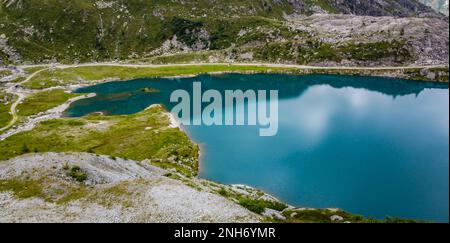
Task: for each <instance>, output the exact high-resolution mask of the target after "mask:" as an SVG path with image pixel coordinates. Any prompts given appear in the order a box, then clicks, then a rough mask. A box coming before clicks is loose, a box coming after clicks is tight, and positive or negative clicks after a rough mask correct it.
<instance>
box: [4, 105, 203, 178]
mask: <svg viewBox="0 0 450 243" xmlns="http://www.w3.org/2000/svg"><path fill="white" fill-rule="evenodd" d="M164 112H165V111H164V110H163V108H160V107H154V108H151V109H148V110H146V111H142V112H140V113H137V114H134V115H128V116H94V115H92V116H87V117H84V118H64V119H55V120H49V121H45V122H42V123H40V124H39V125H38V126H37V127H36V128H35V129H33V130H32V131H27V132H22V133H18V134H15V135H13V136H11V137H9V138H7V139H5V140H3V141H0V160H7V159H10V158H13V157H16V156H18V155H21V154H26V153H30V152H33V151H39V152H90V153H95V154H102V155H109V156H114V157H120V158H125V159H132V160H137V161H142V160H145V159H150V160H151V161H158V162H157V163H158V165H160V166H161V167H163V168H164V167H172V168H179V171H180V172H181V173H183V174H185V175H187V176H193V175H196V174H197V168H198V151H199V148H198V146H197V145H195V144H193V143H192V142H191V141H190V140H189V138H188V137H187V136H186V135H185V134H184V133H183V132H182V131H181V130H180V129H178V128H168V125H169V122H170V121H169V119H168V117H167V115H166V114H165V113H164ZM147 127H152V128H153V129H151V130H148V129H146V128H147ZM25 146H26V148H27V149H26V150H23V148H24V147H25ZM174 157H175V158H176V160H175V161H173V160H172V159H169V158H174Z"/></svg>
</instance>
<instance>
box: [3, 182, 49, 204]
mask: <svg viewBox="0 0 450 243" xmlns="http://www.w3.org/2000/svg"><path fill="white" fill-rule="evenodd" d="M5 191H11V192H13V193H14V195H15V196H16V197H18V198H20V199H26V198H31V197H44V192H43V187H42V185H41V183H40V182H39V181H35V180H20V179H10V180H0V192H5Z"/></svg>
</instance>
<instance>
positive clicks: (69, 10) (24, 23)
mask: <svg viewBox="0 0 450 243" xmlns="http://www.w3.org/2000/svg"><path fill="white" fill-rule="evenodd" d="M317 14H320V16H322V17H320V21H321V23H324V24H325V25H327V26H330V27H331V26H332V24H335V23H336V21H335V18H336V16H337V15H336V14H340V15H342V14H343V16H344V17H343V18H345V20H340V25H339V26H346V27H348V28H347V29H360V28H361V29H364V31H365V33H364V36H361V35H358V36H357V37H353V36H352V35H349V33H348V31H346V30H343V31H342V32H339V31H340V30H341V28H337V30H338V31H337V33H336V34H335V37H333V38H331V37H330V36H329V35H327V34H326V33H325V34H324V33H322V32H320V31H313V32H311V31H309V26H308V25H309V24H308V21H309V20H311V19H310V18H309V17H308V16H312V15H313V16H317ZM323 14H326V15H323ZM327 14H332V15H327ZM349 14H352V15H349ZM355 14H356V15H361V16H372V17H373V18H367V20H368V21H360V17H355ZM381 16H384V17H381ZM353 17H355V20H356V21H359V23H355V22H354V21H353V20H352V18H353ZM386 17H391V19H389V20H390V21H391V22H392V24H389V26H385V24H386V19H384V18H386ZM378 18H380V19H378ZM417 18H420V20H418V19H417ZM293 19H294V20H296V25H297V27H296V28H291V27H292V24H291V21H292V20H293ZM302 19H305V21H301V20H302ZM308 19H309V20H308ZM447 21H448V19H447V18H445V17H444V16H443V15H440V14H438V13H436V12H435V11H433V10H432V9H431V8H429V7H426V6H425V5H423V4H421V3H419V2H418V1H416V0H389V1H387V0H377V1H375V0H370V1H354V0H340V1H335V0H320V1H306V0H272V1H270V0H257V1H225V0H215V1H212V0H202V1H198V0H195V1H194V0H184V1H175V0H173V1H152V2H148V1H138V0H126V1H125V0H121V1H119V0H116V1H112V0H111V1H100V0H89V1H84V0H70V1H69V0H50V1H40V0H39V1H38V0H2V1H0V60H1V62H2V63H3V64H11V63H23V62H25V63H42V62H46V63H47V62H66V63H73V62H92V61H110V60H124V59H134V60H139V61H149V59H151V58H154V57H156V56H160V55H163V56H164V55H169V54H180V53H182V54H189V55H191V56H189V55H188V56H187V57H186V56H185V57H184V58H182V59H184V60H187V61H190V60H192V55H193V56H196V57H198V56H202V58H203V59H206V60H208V61H236V60H238V59H244V60H247V59H248V60H249V61H252V60H254V61H264V62H280V63H293V62H294V63H298V64H315V63H326V62H336V63H338V64H340V62H341V61H344V63H343V64H340V65H344V64H346V63H348V62H345V61H349V62H350V63H353V64H354V65H359V62H361V61H366V62H368V63H373V64H377V65H378V64H379V63H385V62H386V61H388V62H387V63H385V64H386V65H389V64H392V63H394V64H395V65H408V64H414V63H427V62H443V63H448V55H447V53H448V47H446V46H444V44H446V43H448V22H447ZM303 23H304V24H303ZM405 23H406V24H408V23H409V26H415V27H416V28H414V32H413V31H408V28H407V27H408V26H405ZM357 24H360V25H357ZM364 25H368V26H370V28H365V26H364ZM445 26H446V27H445ZM405 31H406V32H408V33H407V34H406V35H404V32H405ZM446 34H447V35H446ZM342 35H345V36H346V39H345V42H342V38H340V36H342ZM362 37H363V38H362ZM385 39H387V41H388V42H386V41H384V40H385ZM391 40H396V41H395V42H394V43H392V42H391ZM336 43H338V44H339V45H336ZM361 43H362V46H360V44H361ZM366 43H370V44H371V45H369V46H367V45H366ZM286 44H288V46H286ZM272 45H274V46H272ZM292 45H294V46H296V48H292ZM300 45H301V46H302V47H303V48H302V49H300V50H299V48H298V46H300ZM368 48H369V49H370V50H373V52H375V53H370V55H368V56H367V57H361V53H360V52H361V50H366V49H368ZM249 49H254V50H249ZM205 51H208V52H212V53H205ZM305 52H306V53H305ZM424 52H426V53H431V54H427V55H426V56H425V57H424V56H423V53H424ZM299 53H300V54H299ZM293 54H294V55H296V56H295V57H293V56H292V55H293ZM176 59H180V58H176ZM176 59H175V60H176ZM424 59H426V60H424ZM392 60H394V61H392ZM158 61H160V62H161V61H162V62H173V60H171V59H170V58H169V59H164V58H163V59H159V60H158Z"/></svg>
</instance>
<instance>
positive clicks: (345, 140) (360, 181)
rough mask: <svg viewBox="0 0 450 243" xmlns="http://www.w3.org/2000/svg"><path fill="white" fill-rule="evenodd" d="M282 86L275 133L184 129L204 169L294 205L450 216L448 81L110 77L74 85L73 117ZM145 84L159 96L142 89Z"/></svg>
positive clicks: (213, 177) (381, 213)
mask: <svg viewBox="0 0 450 243" xmlns="http://www.w3.org/2000/svg"><path fill="white" fill-rule="evenodd" d="M194 81H201V82H202V86H203V89H204V90H206V89H217V90H220V91H224V90H235V89H241V90H247V89H255V90H262V89H265V90H279V96H280V97H279V98H280V103H279V123H280V124H279V132H278V134H277V136H274V137H260V136H259V128H258V127H252V126H231V127H230V126H213V127H207V126H187V127H185V128H186V130H187V132H188V133H189V135H190V136H191V138H192V139H193V140H195V141H196V142H197V143H199V144H201V145H202V153H203V155H202V160H201V168H200V170H201V171H200V175H201V177H203V178H207V179H211V180H214V181H218V182H221V183H227V184H247V185H251V186H253V187H256V188H260V189H263V190H265V191H267V192H269V193H271V194H273V195H275V196H277V197H278V198H280V199H281V200H284V201H286V202H288V203H290V204H293V205H297V206H306V207H320V208H322V207H337V208H343V209H345V210H348V211H350V212H352V213H357V214H363V215H365V216H373V217H377V218H384V217H385V216H398V217H406V218H415V219H423V220H433V221H444V222H448V220H449V217H448V215H449V210H448V208H449V176H448V174H449V142H448V139H449V92H448V86H447V85H442V84H431V83H424V82H411V81H404V80H395V79H385V78H368V77H347V76H331V75H308V76H293V75H275V74H270V75H268V74H255V75H240V74H226V75H219V76H210V75H201V76H199V77H195V78H180V79H162V78H159V79H139V80H132V81H126V82H111V83H104V84H99V85H95V86H91V87H87V88H81V89H79V90H78V91H77V92H95V93H97V94H98V96H97V97H94V98H90V99H86V100H81V101H78V102H76V103H74V104H73V105H72V106H71V107H70V108H69V109H68V111H67V112H66V115H67V116H75V117H76V116H83V115H85V114H89V113H92V112H97V111H102V112H104V113H106V114H131V113H135V112H139V111H141V110H143V109H145V108H146V107H148V106H149V105H151V104H156V103H161V104H164V105H165V106H166V107H168V108H169V109H171V107H173V106H174V105H175V104H172V103H170V102H169V97H170V94H171V91H173V90H175V89H185V90H187V91H192V82H194ZM144 87H152V88H156V89H159V90H160V91H161V92H160V93H144V92H141V91H140V90H141V89H142V88H144Z"/></svg>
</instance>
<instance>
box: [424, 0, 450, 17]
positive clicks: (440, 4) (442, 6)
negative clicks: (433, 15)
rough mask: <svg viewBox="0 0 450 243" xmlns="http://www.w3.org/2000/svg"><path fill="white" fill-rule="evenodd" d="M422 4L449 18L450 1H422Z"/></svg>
mask: <svg viewBox="0 0 450 243" xmlns="http://www.w3.org/2000/svg"><path fill="white" fill-rule="evenodd" d="M420 2H421V3H423V4H425V5H427V6H430V7H432V8H433V9H434V10H436V11H438V12H441V13H443V14H445V15H446V16H448V0H420Z"/></svg>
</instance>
